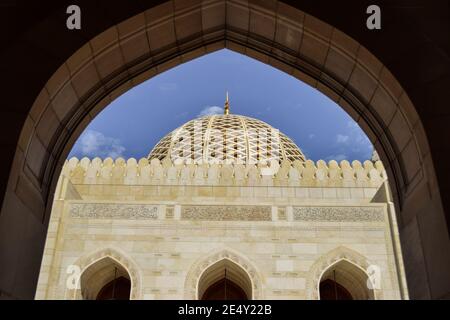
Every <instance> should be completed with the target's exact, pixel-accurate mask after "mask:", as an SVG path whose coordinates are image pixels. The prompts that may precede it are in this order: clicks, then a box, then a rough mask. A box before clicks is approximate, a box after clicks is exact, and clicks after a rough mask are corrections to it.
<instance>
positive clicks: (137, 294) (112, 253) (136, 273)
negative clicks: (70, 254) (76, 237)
mask: <svg viewBox="0 0 450 320" xmlns="http://www.w3.org/2000/svg"><path fill="white" fill-rule="evenodd" d="M104 258H111V259H112V260H114V261H115V262H117V263H118V264H120V265H121V266H122V267H123V268H124V269H125V270H126V271H127V272H128V275H129V276H130V282H131V292H130V300H140V299H142V275H141V272H140V269H139V267H138V265H137V264H136V262H135V261H134V260H133V259H132V258H131V257H130V256H128V255H127V254H126V253H124V252H123V251H122V250H120V249H118V248H112V247H108V248H103V249H100V250H97V251H94V252H92V253H90V254H87V255H84V256H82V257H80V258H78V259H77V260H76V261H75V263H74V265H76V266H78V267H79V268H80V270H81V272H80V277H79V278H78V281H80V279H81V275H82V274H83V272H85V271H86V270H87V269H88V268H89V267H90V266H92V265H94V264H95V263H96V262H98V261H100V260H102V259H104ZM66 298H68V299H73V300H78V299H82V296H81V288H78V289H66Z"/></svg>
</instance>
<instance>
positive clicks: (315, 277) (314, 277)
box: [306, 246, 382, 300]
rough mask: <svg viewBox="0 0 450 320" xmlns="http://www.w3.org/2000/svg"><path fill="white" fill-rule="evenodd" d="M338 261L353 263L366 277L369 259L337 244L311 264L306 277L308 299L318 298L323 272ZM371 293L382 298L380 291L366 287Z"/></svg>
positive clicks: (377, 298) (374, 296) (377, 297)
mask: <svg viewBox="0 0 450 320" xmlns="http://www.w3.org/2000/svg"><path fill="white" fill-rule="evenodd" d="M340 261H346V262H349V263H351V264H352V265H354V266H355V267H356V268H358V269H360V270H361V271H363V272H364V273H365V274H366V275H367V278H368V279H369V275H368V273H367V269H368V267H369V266H370V265H371V263H370V261H368V259H367V258H366V257H364V256H363V255H362V254H360V253H358V252H357V251H355V250H352V249H349V248H347V247H344V246H339V247H337V248H335V249H333V250H331V251H329V252H328V253H326V254H325V255H323V256H322V257H320V258H319V259H317V260H316V262H315V263H314V264H313V265H312V266H311V268H310V269H309V272H308V277H307V279H306V292H307V293H306V294H307V298H308V299H309V300H319V284H320V280H321V279H322V276H323V274H324V273H325V272H326V271H327V270H328V269H329V268H331V267H332V266H334V265H336V264H337V263H339V262H340ZM368 290H369V291H370V292H371V293H372V294H373V299H375V300H379V299H382V291H381V290H379V289H368Z"/></svg>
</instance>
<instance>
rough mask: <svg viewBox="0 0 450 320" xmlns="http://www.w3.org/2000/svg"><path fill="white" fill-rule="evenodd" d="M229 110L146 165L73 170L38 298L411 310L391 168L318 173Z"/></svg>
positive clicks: (277, 138)
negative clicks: (368, 303)
mask: <svg viewBox="0 0 450 320" xmlns="http://www.w3.org/2000/svg"><path fill="white" fill-rule="evenodd" d="M229 109H230V107H229V103H228V99H227V102H226V104H225V111H224V114H223V115H212V116H205V117H201V118H198V119H194V120H191V121H189V122H187V123H186V124H184V125H183V126H181V127H180V128H178V129H176V130H174V131H172V132H171V133H169V134H168V135H167V136H166V137H164V138H163V139H162V140H161V141H160V142H159V143H158V144H157V145H156V146H155V147H154V148H153V149H152V150H151V152H150V153H149V155H148V157H146V158H143V159H140V160H139V161H137V160H136V159H133V158H131V159H127V160H125V159H122V158H118V159H115V160H113V159H111V158H107V159H103V160H102V159H100V158H94V159H88V158H83V159H81V160H78V159H76V158H72V159H69V160H67V161H66V163H65V164H64V167H63V169H62V173H61V175H60V178H59V182H58V185H57V188H56V193H55V196H54V202H53V209H52V214H51V220H50V224H49V229H48V236H47V240H46V246H45V251H44V258H43V261H42V265H41V272H40V277H39V281H38V288H37V293H36V299H205V300H209V299H225V300H226V299H243V300H245V299H247V300H253V299H346V300H348V299H407V298H408V294H407V288H406V282H405V275H404V271H403V262H402V257H401V248H400V242H399V235H398V231H397V224H396V215H395V208H394V205H393V202H392V199H391V195H390V191H389V187H388V181H387V176H386V172H385V169H384V167H383V164H382V162H380V161H379V160H376V159H372V161H370V160H368V161H365V162H364V163H360V162H359V161H353V162H352V163H349V162H348V161H345V160H344V161H341V162H340V163H338V162H337V161H329V162H325V161H322V160H320V161H317V162H313V161H311V160H308V159H307V158H306V157H305V155H304V154H303V152H302V151H301V149H300V148H299V147H298V146H297V145H296V144H295V143H294V142H293V141H292V140H291V139H290V138H289V137H287V136H286V135H284V134H283V133H282V132H280V131H278V130H277V129H274V128H273V127H271V126H270V125H269V124H267V123H264V122H262V121H260V120H257V119H253V118H249V117H244V116H239V115H235V114H231V113H230V111H229Z"/></svg>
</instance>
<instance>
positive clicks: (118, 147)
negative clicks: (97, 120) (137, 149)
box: [78, 130, 125, 159]
mask: <svg viewBox="0 0 450 320" xmlns="http://www.w3.org/2000/svg"><path fill="white" fill-rule="evenodd" d="M78 144H79V148H80V151H81V153H82V154H83V156H87V157H100V158H107V157H111V158H113V159H115V158H118V157H121V156H122V155H123V152H124V151H125V147H124V146H123V145H122V144H121V143H120V140H119V139H116V138H112V137H107V136H105V135H104V134H103V133H101V132H98V131H95V130H87V131H86V132H84V133H83V134H82V136H81V137H80V140H79V141H78Z"/></svg>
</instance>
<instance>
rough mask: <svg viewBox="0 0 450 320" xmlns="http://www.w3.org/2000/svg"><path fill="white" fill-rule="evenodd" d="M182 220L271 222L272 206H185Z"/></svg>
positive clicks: (182, 209) (182, 211) (182, 210)
mask: <svg viewBox="0 0 450 320" xmlns="http://www.w3.org/2000/svg"><path fill="white" fill-rule="evenodd" d="M181 219H185V220H218V221H271V220H272V209H271V207H270V206H183V207H182V208H181Z"/></svg>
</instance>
